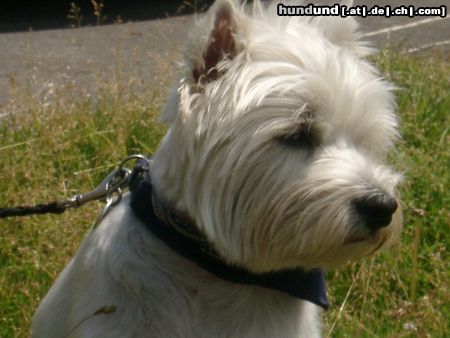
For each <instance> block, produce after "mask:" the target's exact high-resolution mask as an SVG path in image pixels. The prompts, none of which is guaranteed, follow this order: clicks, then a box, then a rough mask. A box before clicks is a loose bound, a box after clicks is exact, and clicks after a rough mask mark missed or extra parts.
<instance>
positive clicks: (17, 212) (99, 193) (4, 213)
mask: <svg viewBox="0 0 450 338" xmlns="http://www.w3.org/2000/svg"><path fill="white" fill-rule="evenodd" d="M131 160H145V156H143V155H139V154H136V155H130V156H128V157H126V158H125V159H124V160H122V162H120V164H119V166H118V167H117V169H115V170H113V171H112V172H111V173H110V174H109V175H108V176H106V178H105V179H104V180H103V181H102V183H100V184H99V185H98V186H97V187H96V188H95V189H94V190H92V191H89V192H87V193H84V194H78V195H75V196H72V197H70V198H69V199H67V200H65V201H55V202H51V203H48V204H37V205H33V206H18V207H13V208H0V218H7V217H14V216H29V215H42V214H61V213H63V212H64V211H66V210H67V209H69V208H78V207H81V206H82V205H84V204H86V203H88V202H91V201H96V200H100V199H104V200H105V201H106V207H105V209H104V210H103V212H102V214H101V215H100V217H99V218H98V219H97V222H96V223H98V222H99V221H101V220H102V218H103V217H104V216H105V215H106V213H107V212H108V211H109V210H110V209H111V208H112V207H113V206H114V205H116V204H117V203H118V202H119V201H120V199H121V198H122V189H124V188H126V187H128V184H129V179H130V175H131V170H130V169H128V168H126V167H125V164H126V163H127V162H129V161H131Z"/></svg>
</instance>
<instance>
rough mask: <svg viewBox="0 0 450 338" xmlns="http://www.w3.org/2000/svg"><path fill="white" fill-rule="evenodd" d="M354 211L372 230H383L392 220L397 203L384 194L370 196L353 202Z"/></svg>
mask: <svg viewBox="0 0 450 338" xmlns="http://www.w3.org/2000/svg"><path fill="white" fill-rule="evenodd" d="M355 206H356V210H357V211H358V212H359V214H360V215H361V216H362V217H364V220H365V221H366V223H367V226H368V227H369V228H371V229H372V230H377V229H380V228H383V227H385V226H387V225H389V223H391V220H392V214H393V213H394V212H395V210H397V206H398V205H397V201H396V200H395V199H394V198H393V197H391V196H389V195H387V194H384V193H377V194H372V195H369V196H367V197H363V198H359V199H357V200H355Z"/></svg>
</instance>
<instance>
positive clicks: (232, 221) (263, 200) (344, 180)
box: [152, 0, 401, 272]
mask: <svg viewBox="0 0 450 338" xmlns="http://www.w3.org/2000/svg"><path fill="white" fill-rule="evenodd" d="M355 29H356V24H355V22H354V21H353V20H352V19H350V18H348V19H341V18H337V17H282V16H278V15H277V7H276V5H274V6H271V7H269V8H267V9H264V8H263V6H262V5H261V4H259V3H258V2H255V5H254V8H253V14H252V15H248V14H246V12H245V10H244V8H243V7H240V6H238V5H236V4H235V3H234V2H233V1H231V0H221V1H217V2H216V3H215V4H214V6H213V7H212V8H211V9H210V11H209V12H208V14H207V15H206V17H205V18H203V19H202V20H200V21H199V22H198V24H197V27H196V29H195V30H194V31H193V32H192V33H191V35H192V37H191V39H190V43H189V44H188V47H187V49H186V53H185V59H184V63H183V66H182V76H181V80H180V83H179V84H178V86H177V87H176V90H175V91H174V92H173V93H172V96H171V98H170V100H169V102H168V104H167V107H166V109H165V112H164V113H163V119H164V120H165V121H167V122H169V123H170V124H171V126H170V130H169V132H168V134H167V135H166V137H165V139H164V141H163V143H162V146H161V148H160V149H159V151H158V152H157V153H156V154H155V165H154V168H153V169H152V176H153V179H154V182H155V186H156V189H157V191H158V192H159V193H160V194H161V195H162V196H164V197H165V198H166V199H168V200H169V201H170V202H171V203H173V204H174V206H175V207H176V208H177V209H179V210H182V211H184V212H186V213H188V214H189V215H190V217H191V218H193V219H194V220H195V222H196V224H197V225H198V226H199V228H200V229H201V230H202V231H204V233H205V234H206V236H207V237H208V238H209V239H210V240H211V242H212V243H213V244H214V246H215V247H216V249H217V250H218V252H219V253H221V254H222V255H223V257H224V258H225V259H227V260H228V261H229V262H232V263H236V264H239V265H243V266H245V267H247V268H249V269H250V270H252V271H260V272H262V271H271V270H276V269H283V268H292V267H304V268H315V267H324V268H329V267H334V266H337V265H339V264H341V263H343V262H345V261H347V260H348V259H352V258H358V257H361V256H364V255H367V254H369V253H372V252H374V251H376V250H377V249H379V248H380V247H382V246H385V245H387V244H388V243H390V242H392V240H393V239H395V238H396V236H397V234H398V232H399V230H400V228H401V211H400V208H399V207H398V204H399V201H398V197H397V194H396V191H395V188H396V185H397V183H398V181H399V179H400V175H398V174H397V173H395V172H394V171H393V170H392V169H391V168H389V167H388V166H387V165H385V164H384V163H385V161H386V155H387V153H388V151H389V150H391V149H392V147H393V145H394V142H395V140H396V138H397V131H396V129H397V119H396V116H395V114H394V111H395V102H394V98H393V95H392V93H391V91H392V87H391V86H390V85H389V84H388V83H387V82H385V81H384V80H383V79H381V77H380V75H379V74H378V73H377V71H376V70H375V68H374V67H373V66H372V65H370V64H369V62H368V61H367V60H365V58H364V57H365V56H366V55H367V53H368V49H367V48H366V47H365V46H364V44H362V43H361V42H360V41H359V40H358V33H357V32H356V30H355Z"/></svg>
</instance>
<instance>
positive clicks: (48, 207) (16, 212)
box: [0, 201, 67, 218]
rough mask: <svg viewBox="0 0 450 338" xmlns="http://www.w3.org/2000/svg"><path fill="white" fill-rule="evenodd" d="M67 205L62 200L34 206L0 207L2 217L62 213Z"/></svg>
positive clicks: (0, 216)
mask: <svg viewBox="0 0 450 338" xmlns="http://www.w3.org/2000/svg"><path fill="white" fill-rule="evenodd" d="M66 209H67V207H66V206H65V204H64V203H62V202H57V201H56V202H52V203H48V204H37V205H34V206H19V207H15V208H0V218H7V217H13V216H28V215H42V214H62V213H63V212H64V211H66Z"/></svg>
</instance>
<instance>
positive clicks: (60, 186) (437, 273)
mask: <svg viewBox="0 0 450 338" xmlns="http://www.w3.org/2000/svg"><path fill="white" fill-rule="evenodd" d="M375 62H377V63H378V65H379V67H380V68H381V69H382V72H383V73H384V74H385V75H386V76H387V77H388V78H389V79H391V80H392V81H393V82H395V83H396V84H397V85H398V86H400V87H401V88H402V90H399V91H398V92H397V96H398V103H399V112H400V116H401V121H402V123H401V126H402V129H401V133H402V136H403V139H402V141H401V142H400V143H399V147H398V151H397V153H396V154H395V155H394V156H392V158H391V161H392V162H393V164H394V165H395V166H396V167H397V168H399V169H400V170H402V171H404V172H405V176H406V180H405V183H404V185H403V186H402V193H403V209H404V218H405V222H404V223H405V226H404V231H403V234H402V238H401V241H399V243H398V244H397V245H396V246H395V247H394V248H392V249H391V250H390V251H387V252H384V253H381V254H378V255H376V256H374V257H372V258H370V259H368V260H366V261H364V262H359V263H353V264H349V265H347V266H345V267H344V268H342V269H340V270H339V271H336V272H333V273H329V275H328V283H329V294H330V301H331V303H332V307H331V309H330V310H329V311H328V312H327V313H326V314H325V315H324V319H325V334H326V335H328V336H330V337H396V338H398V337H445V336H449V335H450V328H449V323H450V308H449V304H450V293H449V289H448V288H449V285H450V278H449V277H450V276H449V274H450V266H449V259H448V247H449V244H450V238H449V214H448V205H450V195H449V192H448V188H449V186H450V170H449V162H450V156H449V151H448V140H449V136H448V127H449V125H450V123H449V115H450V114H449V112H450V96H449V94H448V93H449V92H450V84H449V79H450V71H449V69H450V63H449V61H448V59H445V58H444V57H441V56H439V55H428V56H406V55H399V54H398V53H396V52H392V51H390V50H385V51H383V52H382V53H381V54H379V55H378V56H376V57H375ZM71 86H73V84H72V83H69V82H68V83H67V84H66V85H64V84H63V85H61V86H59V87H58V88H56V89H54V90H53V94H52V100H48V101H46V100H45V99H38V98H36V97H33V96H32V95H31V94H30V93H27V91H26V90H25V91H21V90H20V88H18V89H17V88H16V90H13V95H14V100H15V102H16V103H20V104H19V106H20V107H21V112H18V113H17V114H14V115H11V116H6V117H4V118H3V119H2V120H1V122H0V206H11V205H18V204H33V203H38V202H43V201H52V200H54V199H57V198H62V197H68V196H71V195H72V194H74V193H78V192H84V191H87V190H89V189H91V188H93V187H94V186H95V185H96V184H98V183H99V182H100V181H101V180H102V178H103V177H104V176H105V175H106V174H107V173H108V172H109V171H110V170H111V169H112V168H113V166H114V164H115V163H117V162H118V161H119V160H120V159H122V158H123V157H125V156H126V155H127V154H132V153H146V154H148V153H152V152H153V151H154V150H155V149H156V147H157V145H158V143H159V141H160V139H161V137H162V135H163V134H164V132H165V129H164V127H163V126H161V125H159V124H158V123H157V122H156V117H157V114H158V112H159V109H160V106H161V101H160V100H161V99H164V98H163V97H162V95H161V94H160V93H159V92H156V91H153V90H152V89H151V88H144V89H142V88H141V89H140V90H139V91H137V90H135V89H134V88H136V87H134V86H130V83H127V82H126V81H125V82H124V80H121V81H117V82H114V81H112V82H110V83H107V84H104V85H102V87H101V88H100V90H99V92H98V94H97V99H96V100H95V102H93V101H92V100H88V99H86V98H84V97H82V96H77V95H73V94H72V93H74V92H76V91H74V90H73V88H72V87H71ZM99 208H100V204H96V203H94V204H90V205H87V206H84V207H83V208H82V209H79V210H71V211H68V212H66V213H64V214H62V215H58V216H47V215H46V216H33V217H29V218H13V219H7V220H0V336H1V337H27V336H28V334H29V327H30V323H31V319H32V315H33V312H34V310H35V309H36V306H37V304H38V303H39V301H40V300H41V299H42V297H43V296H44V295H45V294H46V292H47V291H48V289H49V287H50V286H51V285H52V283H53V281H54V279H55V278H56V276H57V275H58V273H59V272H60V271H61V270H62V268H63V267H64V266H65V265H66V264H67V262H68V260H69V258H70V257H71V256H72V255H73V254H74V253H75V251H76V249H77V248H78V246H79V244H80V241H81V240H82V238H83V236H84V235H85V233H86V231H87V229H88V228H89V227H90V225H91V224H92V221H93V220H94V219H95V217H96V215H97V213H98V211H99Z"/></svg>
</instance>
